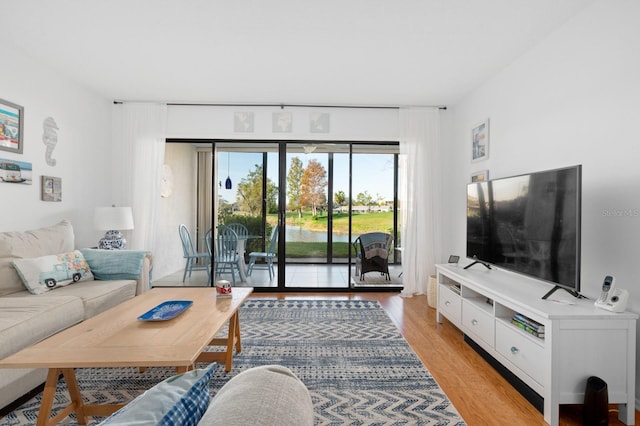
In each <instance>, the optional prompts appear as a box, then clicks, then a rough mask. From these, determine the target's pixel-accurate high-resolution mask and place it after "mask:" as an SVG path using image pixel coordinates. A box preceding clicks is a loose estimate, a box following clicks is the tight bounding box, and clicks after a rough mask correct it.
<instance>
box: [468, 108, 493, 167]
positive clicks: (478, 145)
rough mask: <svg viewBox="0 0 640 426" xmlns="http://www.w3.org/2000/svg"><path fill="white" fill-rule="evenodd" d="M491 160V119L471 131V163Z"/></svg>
mask: <svg viewBox="0 0 640 426" xmlns="http://www.w3.org/2000/svg"><path fill="white" fill-rule="evenodd" d="M487 158H489V119H488V118H487V119H486V120H484V121H483V122H482V123H478V124H477V125H476V126H474V127H473V129H471V161H481V160H486V159H487Z"/></svg>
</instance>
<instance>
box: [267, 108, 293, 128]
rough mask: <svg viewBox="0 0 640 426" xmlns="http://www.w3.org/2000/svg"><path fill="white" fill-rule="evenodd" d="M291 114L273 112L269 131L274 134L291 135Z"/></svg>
mask: <svg viewBox="0 0 640 426" xmlns="http://www.w3.org/2000/svg"><path fill="white" fill-rule="evenodd" d="M292 127H293V114H292V113H290V112H274V113H273V115H272V122H271V129H272V131H273V132H274V133H291V128H292Z"/></svg>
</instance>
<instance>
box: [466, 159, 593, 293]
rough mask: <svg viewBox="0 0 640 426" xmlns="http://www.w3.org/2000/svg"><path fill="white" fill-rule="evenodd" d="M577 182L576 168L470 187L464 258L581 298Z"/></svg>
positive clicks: (579, 210)
mask: <svg viewBox="0 0 640 426" xmlns="http://www.w3.org/2000/svg"><path fill="white" fill-rule="evenodd" d="M581 181H582V167H581V166H579V165H578V166H573V167H566V168H561V169H555V170H547V171H541V172H536V173H529V174H524V175H519V176H512V177H507V178H502V179H493V180H488V181H481V182H474V183H471V184H469V185H468V186H467V257H469V258H471V259H473V260H475V261H477V262H478V263H482V264H484V265H485V266H487V267H490V266H489V265H494V266H497V267H499V268H502V269H506V270H510V271H513V272H517V273H520V274H524V275H527V276H530V277H533V278H537V279H539V280H543V281H546V282H548V283H550V284H553V285H554V287H553V289H552V290H551V291H550V292H549V293H547V294H546V295H545V296H544V298H546V297H548V296H549V295H550V294H551V293H553V291H555V290H557V289H559V288H564V289H566V290H567V291H569V292H570V293H571V294H573V295H574V296H576V297H581V296H580V294H579V291H580V217H581ZM473 264H475V262H474V263H472V264H471V265H473ZM471 265H469V266H471Z"/></svg>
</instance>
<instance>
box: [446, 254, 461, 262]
mask: <svg viewBox="0 0 640 426" xmlns="http://www.w3.org/2000/svg"><path fill="white" fill-rule="evenodd" d="M458 261H460V256H456V255H454V254H452V255H451V256H449V262H447V263H458Z"/></svg>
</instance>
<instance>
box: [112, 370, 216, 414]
mask: <svg viewBox="0 0 640 426" xmlns="http://www.w3.org/2000/svg"><path fill="white" fill-rule="evenodd" d="M216 366H217V364H216V363H215V362H214V363H212V364H211V365H209V366H208V367H207V368H202V369H197V370H192V371H187V372H186V373H183V374H178V375H176V376H173V377H169V378H168V379H165V380H164V381H162V382H160V383H158V384H157V385H155V386H154V387H152V388H151V389H149V390H147V391H146V392H145V393H143V394H142V395H140V396H138V397H137V398H136V399H134V400H133V401H131V402H130V403H128V404H127V405H125V406H124V407H122V408H121V409H120V410H118V411H116V412H115V413H113V415H112V416H111V417H108V418H107V419H105V420H104V421H103V422H102V423H100V425H109V426H115V425H122V426H125V425H126V426H132V425H162V426H169V425H181V426H192V425H193V426H195V425H197V424H198V422H199V421H200V418H201V417H202V415H203V414H204V412H205V411H206V410H207V407H208V406H209V401H210V400H211V395H210V394H209V382H210V381H211V376H213V372H214V371H215V370H216Z"/></svg>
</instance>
